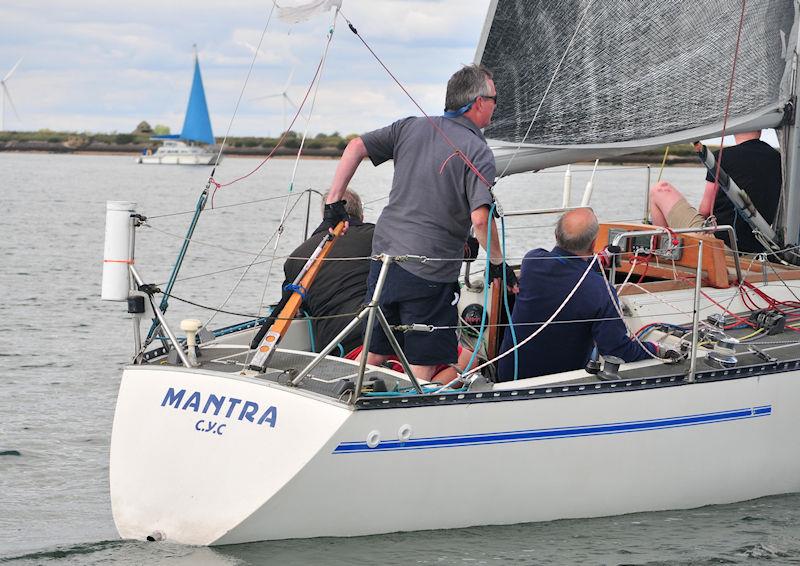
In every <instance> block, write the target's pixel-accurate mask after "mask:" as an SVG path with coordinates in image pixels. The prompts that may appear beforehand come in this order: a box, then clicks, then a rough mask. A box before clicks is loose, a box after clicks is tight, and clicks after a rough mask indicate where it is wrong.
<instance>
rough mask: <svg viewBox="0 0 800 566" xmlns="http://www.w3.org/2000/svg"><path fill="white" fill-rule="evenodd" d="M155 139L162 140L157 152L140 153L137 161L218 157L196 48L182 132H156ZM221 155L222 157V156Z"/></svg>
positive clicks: (192, 161)
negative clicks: (168, 133) (158, 134)
mask: <svg viewBox="0 0 800 566" xmlns="http://www.w3.org/2000/svg"><path fill="white" fill-rule="evenodd" d="M150 139H151V140H152V141H158V142H161V145H160V146H159V147H158V148H157V149H156V151H155V152H152V153H149V150H146V151H145V153H144V154H142V155H140V156H138V157H137V160H136V161H137V163H147V164H167V165H211V164H213V163H215V160H216V159H217V153H216V152H214V151H212V150H211V146H213V145H214V134H213V133H212V131H211V120H210V119H209V116H208V105H207V104H206V93H205V90H204V89H203V77H202V76H201V75H200V60H199V58H198V56H197V50H196V49H195V52H194V77H193V78H192V89H191V91H190V93H189V104H188V105H187V107H186V116H185V117H184V119H183V130H181V133H180V134H174V135H161V136H153V137H151V138H150ZM221 157H222V156H221V155H220V159H221Z"/></svg>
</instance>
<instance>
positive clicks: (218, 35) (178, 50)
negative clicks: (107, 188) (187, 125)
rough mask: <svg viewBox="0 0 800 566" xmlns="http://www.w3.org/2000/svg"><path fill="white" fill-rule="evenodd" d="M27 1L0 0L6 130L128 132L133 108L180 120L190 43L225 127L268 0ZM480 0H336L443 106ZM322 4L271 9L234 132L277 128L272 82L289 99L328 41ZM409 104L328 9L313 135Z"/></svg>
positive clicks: (403, 76) (373, 121)
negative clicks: (289, 13) (293, 16)
mask: <svg viewBox="0 0 800 566" xmlns="http://www.w3.org/2000/svg"><path fill="white" fill-rule="evenodd" d="M254 4H255V3H254V2H252V0H248V1H245V0H229V1H228V2H226V4H225V6H224V7H222V6H221V5H220V4H219V2H217V1H214V2H212V1H210V0H191V1H190V0H175V1H171V2H166V3H165V2H163V1H161V0H137V2H135V3H134V2H131V3H125V2H117V3H109V2H106V1H102V2H101V1H99V0H73V1H71V2H69V3H64V2H63V0H37V1H36V2H27V3H24V2H15V3H11V2H9V3H3V4H0V21H2V22H3V34H0V74H5V72H7V70H8V69H10V68H11V66H12V65H13V64H14V63H15V62H16V60H17V59H18V58H19V57H21V56H24V57H25V60H24V61H23V63H22V65H21V66H20V67H19V69H18V70H17V72H16V73H15V75H14V77H13V78H12V79H11V81H10V82H9V88H10V90H11V93H12V96H13V98H14V102H15V103H16V106H17V109H18V110H19V113H20V117H21V120H20V121H17V120H16V118H15V117H14V116H13V115H12V114H11V112H9V111H7V112H6V125H7V127H9V128H14V129H24V130H37V129H42V128H49V129H65V130H76V131H84V130H87V131H111V130H116V131H130V130H132V129H133V128H135V126H136V124H138V122H139V121H141V120H148V121H149V122H151V123H156V122H157V123H167V124H168V125H169V126H170V127H171V128H172V130H173V131H178V130H180V127H181V124H182V121H183V118H182V114H183V112H184V110H185V105H186V101H187V98H188V94H189V86H190V83H191V77H192V45H193V44H196V45H197V48H198V51H199V55H200V61H201V66H202V71H203V79H204V84H205V88H206V96H207V99H208V102H209V110H210V113H211V118H212V125H213V127H214V130H215V133H217V134H218V135H220V134H221V133H223V132H224V130H225V128H227V125H228V122H229V120H230V117H231V114H232V112H233V108H234V105H235V103H236V100H237V99H238V97H239V95H240V93H241V92H242V89H243V86H244V84H245V78H246V77H247V72H248V69H249V68H250V65H251V63H253V54H254V48H255V46H256V45H258V42H259V38H260V37H261V35H262V32H263V29H264V24H265V23H266V21H267V16H268V14H269V11H270V7H271V4H270V2H268V1H264V2H261V3H259V5H258V6H256V7H255V8H254ZM488 4H489V0H473V1H470V2H463V1H459V0H345V2H344V5H343V13H344V14H345V15H346V16H347V17H348V18H350V20H351V21H352V22H353V23H354V25H356V27H357V28H358V30H359V32H360V33H361V34H362V36H363V37H364V38H365V40H366V41H368V42H369V43H370V46H371V47H372V48H373V49H374V50H375V51H376V53H378V54H379V56H380V57H381V59H382V60H383V61H384V62H385V64H386V65H387V66H388V67H389V68H390V69H391V71H392V72H393V73H394V74H395V75H396V76H397V77H398V78H399V79H400V80H401V81H402V82H403V83H404V84H405V85H408V88H409V89H410V91H411V92H412V93H413V94H414V96H415V97H417V98H418V99H419V101H420V104H422V106H423V108H425V109H426V111H431V112H439V111H440V110H441V108H440V107H441V99H442V97H443V92H444V84H445V82H446V80H447V78H448V77H449V75H450V74H451V73H452V72H453V71H454V70H455V69H456V68H458V66H459V65H460V64H461V63H467V62H470V61H471V60H472V57H473V54H474V51H475V45H476V44H477V40H478V37H479V35H480V30H481V28H482V26H483V20H484V17H485V11H486V7H487V6H488ZM330 24H331V14H325V15H321V16H317V17H315V18H314V19H313V20H311V21H309V22H306V23H303V24H299V25H297V26H294V27H290V26H287V25H286V24H283V23H282V22H280V21H279V20H278V19H277V18H273V20H272V21H271V23H270V26H269V29H268V32H267V34H266V36H265V37H264V41H263V43H262V45H261V47H260V49H259V53H258V57H256V59H255V63H254V65H253V71H252V74H251V75H250V78H249V79H248V83H247V89H246V91H245V95H244V97H243V101H242V105H241V108H240V114H239V115H238V116H237V119H236V121H235V122H234V125H233V129H232V133H233V134H234V135H266V134H268V133H272V134H274V133H276V132H277V131H278V130H279V129H280V128H281V124H282V114H283V113H282V109H281V104H280V101H271V102H266V101H262V102H260V103H256V102H253V101H252V98H254V97H256V96H258V95H259V94H260V93H266V92H269V93H273V92H277V91H279V90H280V89H281V88H282V87H283V85H284V84H285V82H286V79H287V78H288V76H289V73H290V72H291V70H292V68H294V69H295V73H294V77H293V80H292V86H291V87H290V90H289V93H290V95H291V96H292V98H293V99H294V100H297V101H299V100H300V99H301V98H302V95H303V94H304V92H305V90H306V89H307V87H308V85H309V83H310V81H311V79H312V77H313V74H314V70H315V68H316V66H317V64H318V63H319V60H320V57H321V55H322V53H323V49H324V47H325V42H326V38H327V34H328V30H329V27H330ZM414 110H415V109H414V107H413V105H412V104H411V103H410V101H409V100H408V99H407V98H406V97H405V95H403V94H402V92H401V91H400V89H399V88H398V87H397V85H395V84H394V83H393V81H392V80H391V78H390V77H389V76H388V75H387V73H386V72H385V71H384V70H383V69H382V68H381V67H380V65H379V64H378V63H377V62H376V61H375V60H374V59H373V57H372V55H370V53H369V52H368V51H367V49H366V48H365V47H364V46H363V45H362V44H361V42H360V41H359V40H358V39H357V38H356V37H355V36H354V35H353V34H352V33H351V32H350V30H349V29H348V27H347V25H346V22H345V21H344V20H343V19H341V18H340V19H339V20H338V21H337V26H336V32H335V34H334V37H333V42H332V44H331V47H330V50H329V52H328V58H327V61H326V65H325V69H324V74H323V80H322V83H321V86H320V91H319V96H318V102H317V105H316V107H315V116H314V118H313V120H312V133H316V132H319V131H332V130H339V131H342V132H345V131H346V132H351V131H352V132H361V131H364V130H366V129H369V128H373V127H376V126H379V125H382V124H385V123H388V122H390V121H392V120H394V119H396V118H398V117H400V116H404V115H408V114H413V113H415V112H414Z"/></svg>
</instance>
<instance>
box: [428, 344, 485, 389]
mask: <svg viewBox="0 0 800 566" xmlns="http://www.w3.org/2000/svg"><path fill="white" fill-rule="evenodd" d="M471 357H472V350H470V349H469V348H462V349H461V353H460V354H459V355H458V362H456V366H457V367H458V368H459V369H460V370H461V372H465V371H467V370H468V369H470V368H469V367H467V364H469V359H470V358H471ZM476 363H478V360H477V358H476V359H475V361H474V362H473V363H472V365H473V366H474V365H475V364H476ZM470 367H472V366H470ZM458 373H459V371H458V370H457V369H456V368H454V367H452V366H450V367H448V368H447V369H443V370H442V371H440V372H439V373H437V374H436V375H435V376H433V378H431V381H435V382H437V383H441V384H442V385H444V384H445V383H450V382H451V381H453V380H454V379H455V378H456V376H457V375H458Z"/></svg>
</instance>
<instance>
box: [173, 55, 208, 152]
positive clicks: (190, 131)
mask: <svg viewBox="0 0 800 566" xmlns="http://www.w3.org/2000/svg"><path fill="white" fill-rule="evenodd" d="M180 137H181V139H182V140H187V141H197V142H202V143H207V144H209V145H212V144H213V143H214V134H213V133H212V132H211V120H210V119H209V118H208V105H207V104H206V93H205V91H204V90H203V78H202V77H201V76H200V62H199V61H198V59H197V55H196V54H195V57H194V79H193V80H192V92H191V94H190V95H189V105H188V106H187V108H186V118H184V120H183V131H182V132H181V136H180Z"/></svg>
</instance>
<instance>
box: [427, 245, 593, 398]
mask: <svg viewBox="0 0 800 566" xmlns="http://www.w3.org/2000/svg"><path fill="white" fill-rule="evenodd" d="M595 263H597V254H595V255H593V256H592V259H591V261H589V265H587V266H586V271H584V272H583V275H581V278H580V279H578V282H577V283H576V284H575V287H573V288H572V290H571V291H570V292H569V294H568V295H567V297H566V298H565V299H564V301H563V302H562V303H561V304H560V305H559V306H558V308H557V309H556V310H555V311H554V312H553V314H552V315H551V316H550V318H548V319H547V320H546V321H545V322H544V324H543V325H542V326H541V327H539V329H538V330H536V331H535V332H533V334H531V335H530V336H528V337H527V338H525V340H523V341H522V342H520V343H519V344H517V345H516V346H515V347H514V348H510V349H509V350H506V351H505V352H503V353H502V354H500V355H499V356H495V357H494V358H492V359H491V360H489V361H487V362H485V363H483V364H481V365H479V366H476V367H474V368H472V369H471V370H469V371H468V372H466V373H464V374H462V375H461V376H459V378H461V379H464V378H466V377H468V376H470V375H472V374H473V373H475V372H477V371H479V370H481V369H482V368H484V367H486V366H488V365H489V364H492V363H494V362H496V361H498V360H500V359H502V358H505V357H506V356H507V355H509V354H511V353H512V352H514V350H518V349H520V348H521V347H522V346H524V345H525V344H527V343H528V342H530V341H531V340H533V339H534V338H536V337H537V336H538V335H539V334H540V333H541V332H542V331H543V330H544V329H545V328H547V327H548V326H549V325H550V323H551V322H552V321H553V319H555V318H556V317H557V316H558V315H559V313H560V312H561V311H562V310H563V309H564V307H565V306H567V303H569V301H570V299H572V296H573V295H574V294H575V293H576V292H577V291H578V287H580V286H581V284H582V283H583V281H584V279H586V277H587V276H588V275H589V272H590V271H591V270H592V267H593V266H594V264H595ZM453 382H455V380H454V381H453ZM449 386H450V383H448V384H447V385H445V386H444V387H442V388H441V389H439V390H437V391H434V393H437V392H438V391H441V390H442V389H445V388H446V387H449Z"/></svg>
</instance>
